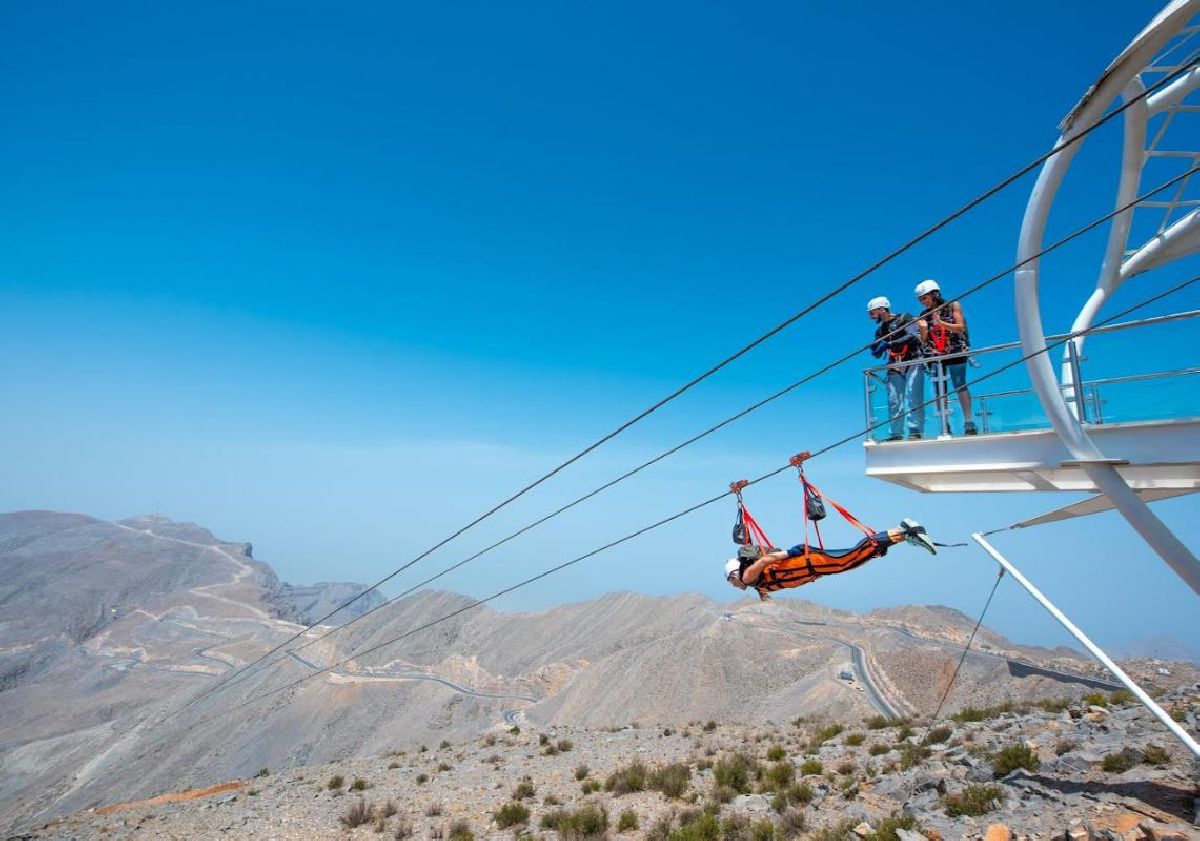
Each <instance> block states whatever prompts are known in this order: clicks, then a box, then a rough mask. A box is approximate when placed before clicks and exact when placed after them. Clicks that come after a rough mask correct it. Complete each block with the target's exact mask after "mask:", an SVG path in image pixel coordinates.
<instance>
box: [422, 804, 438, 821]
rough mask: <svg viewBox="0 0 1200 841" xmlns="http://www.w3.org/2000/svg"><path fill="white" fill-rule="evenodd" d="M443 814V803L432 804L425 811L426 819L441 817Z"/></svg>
mask: <svg viewBox="0 0 1200 841" xmlns="http://www.w3.org/2000/svg"><path fill="white" fill-rule="evenodd" d="M441 814H442V804H441V803H430V804H429V806H428V807H426V809H425V817H427V818H437V817H441Z"/></svg>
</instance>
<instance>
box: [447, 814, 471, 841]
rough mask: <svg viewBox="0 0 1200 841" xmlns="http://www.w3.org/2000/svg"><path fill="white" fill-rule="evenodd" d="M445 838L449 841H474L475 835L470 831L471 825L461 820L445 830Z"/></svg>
mask: <svg viewBox="0 0 1200 841" xmlns="http://www.w3.org/2000/svg"><path fill="white" fill-rule="evenodd" d="M446 836H447V837H448V838H449V839H450V841H475V833H474V832H472V831H471V825H470V824H469V823H467V822H466V821H465V820H463V819H462V818H459V819H458V820H456V821H453V822H452V823H451V824H450V826H449V828H448V829H447V830H446Z"/></svg>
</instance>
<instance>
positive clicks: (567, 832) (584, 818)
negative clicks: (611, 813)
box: [541, 803, 608, 841]
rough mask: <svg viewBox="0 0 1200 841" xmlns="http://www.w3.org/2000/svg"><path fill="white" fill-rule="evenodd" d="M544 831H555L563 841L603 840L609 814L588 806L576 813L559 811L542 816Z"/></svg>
mask: <svg viewBox="0 0 1200 841" xmlns="http://www.w3.org/2000/svg"><path fill="white" fill-rule="evenodd" d="M541 826H542V829H553V830H554V831H555V832H557V833H558V837H559V838H560V839H562V841H584V839H593V838H602V837H603V836H604V835H605V833H607V832H608V814H607V813H606V812H605V811H604V810H603V809H601V808H600V807H599V806H595V805H592V804H590V803H589V804H587V805H585V806H580V807H579V808H578V809H575V810H574V811H566V810H565V809H559V810H557V811H554V812H547V813H546V814H545V815H542V822H541Z"/></svg>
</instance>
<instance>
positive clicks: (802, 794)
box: [787, 782, 813, 806]
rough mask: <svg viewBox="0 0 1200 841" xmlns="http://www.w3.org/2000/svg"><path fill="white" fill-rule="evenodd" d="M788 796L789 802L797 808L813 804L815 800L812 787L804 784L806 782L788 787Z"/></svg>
mask: <svg viewBox="0 0 1200 841" xmlns="http://www.w3.org/2000/svg"><path fill="white" fill-rule="evenodd" d="M787 796H788V802H789V803H791V804H792V805H793V806H795V805H796V804H800V805H807V804H809V803H812V799H813V790H812V786H810V785H809V784H808V783H804V782H801V783H796V784H795V785H790V786H788V790H787Z"/></svg>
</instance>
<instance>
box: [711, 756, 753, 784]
mask: <svg viewBox="0 0 1200 841" xmlns="http://www.w3.org/2000/svg"><path fill="white" fill-rule="evenodd" d="M757 773H758V763H757V762H756V761H755V760H754V759H751V758H750V757H748V756H746V755H745V754H744V753H740V752H739V753H735V754H733V756H730V757H726V758H724V759H722V760H721V761H720V762H718V763H717V764H716V765H714V766H713V779H715V780H716V782H717V785H722V786H728V787H729V788H731V789H733V790H734V791H737V792H740V793H742V794H745V793H746V792H748V791H749V790H750V781H751V780H752V779H753V778H754V777H755V776H756V775H757Z"/></svg>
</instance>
